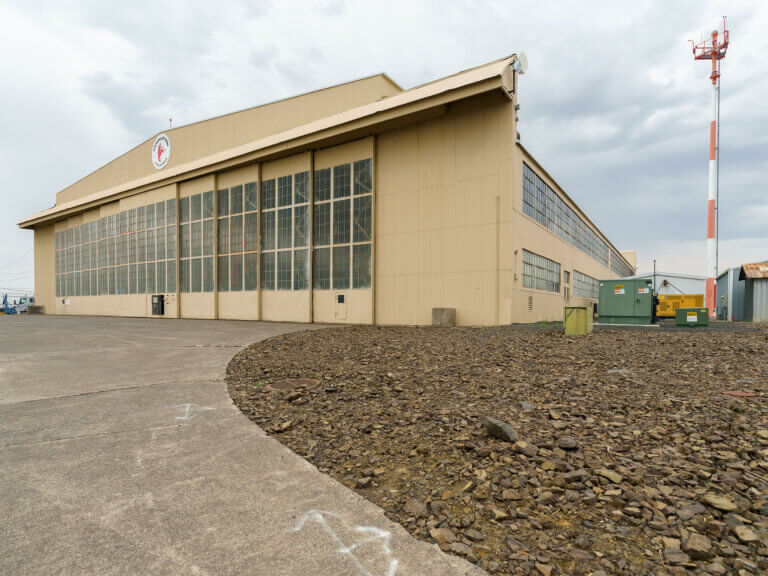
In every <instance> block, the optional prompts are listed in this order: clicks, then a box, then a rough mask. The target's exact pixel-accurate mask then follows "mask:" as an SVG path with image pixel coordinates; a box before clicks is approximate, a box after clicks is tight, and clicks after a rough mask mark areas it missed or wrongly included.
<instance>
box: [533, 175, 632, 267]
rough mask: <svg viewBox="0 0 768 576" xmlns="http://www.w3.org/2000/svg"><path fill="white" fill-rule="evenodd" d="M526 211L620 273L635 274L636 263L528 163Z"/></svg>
mask: <svg viewBox="0 0 768 576" xmlns="http://www.w3.org/2000/svg"><path fill="white" fill-rule="evenodd" d="M523 213H524V214H525V215H527V216H529V217H530V218H532V219H533V220H535V221H536V222H538V223H539V224H541V225H542V226H545V227H546V228H547V229H548V230H550V231H551V232H554V233H555V234H556V235H557V236H559V237H560V238H562V239H563V240H565V241H566V242H568V243H569V244H571V245H572V246H575V247H576V248H578V249H579V250H581V251H582V252H584V253H585V254H587V255H588V256H591V257H592V258H593V259H595V260H596V261H597V262H599V263H600V264H602V265H603V266H605V267H610V269H611V270H612V271H614V272H615V273H616V274H618V275H619V276H631V275H632V274H634V270H633V269H632V267H631V266H629V265H628V264H627V263H626V262H625V261H624V259H623V258H622V257H621V256H620V255H619V254H618V253H617V252H616V251H615V250H614V249H613V248H611V247H610V246H609V245H608V244H607V243H606V242H605V241H604V240H603V239H602V238H601V237H600V236H599V235H598V234H597V233H596V232H595V231H594V230H593V229H592V228H590V226H589V225H588V224H587V223H586V222H585V221H584V220H583V219H582V218H581V217H580V216H579V215H578V214H577V213H576V211H575V210H574V209H573V208H571V207H570V205H569V204H568V203H567V202H566V201H565V200H564V199H563V198H561V197H560V195H559V194H558V193H557V192H555V191H554V190H553V189H552V188H551V187H550V186H549V185H548V184H547V183H546V182H544V180H543V179H542V178H541V177H540V176H539V175H538V174H536V172H535V171H534V170H533V169H532V168H531V167H530V166H528V164H526V163H523Z"/></svg>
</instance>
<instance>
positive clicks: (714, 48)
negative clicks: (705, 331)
mask: <svg viewBox="0 0 768 576" xmlns="http://www.w3.org/2000/svg"><path fill="white" fill-rule="evenodd" d="M729 36H730V34H729V32H728V28H726V24H725V16H723V32H722V34H721V33H719V32H718V31H717V30H713V31H712V34H711V38H710V39H709V40H702V41H701V42H699V43H698V44H696V43H694V41H693V40H690V42H691V44H692V48H693V58H694V59H695V60H709V61H711V62H712V73H711V74H710V75H709V79H710V80H711V82H712V103H711V118H710V126H709V188H708V195H707V288H706V296H705V299H706V306H707V309H708V312H709V317H710V318H713V317H714V316H715V298H716V296H717V295H716V287H715V278H716V277H717V257H718V246H717V237H716V225H715V223H716V220H717V221H719V219H720V218H719V217H720V214H719V213H718V214H717V219H716V218H715V213H716V211H717V209H718V206H717V202H718V200H719V190H718V189H719V174H718V168H719V165H718V161H719V156H720V142H719V138H718V136H719V134H720V129H719V123H720V60H722V59H723V58H725V52H726V50H727V49H728V42H729V40H730V38H729ZM717 232H719V230H718V231H717Z"/></svg>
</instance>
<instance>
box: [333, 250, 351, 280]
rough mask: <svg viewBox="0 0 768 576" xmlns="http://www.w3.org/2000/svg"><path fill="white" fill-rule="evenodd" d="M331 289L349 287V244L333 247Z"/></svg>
mask: <svg viewBox="0 0 768 576" xmlns="http://www.w3.org/2000/svg"><path fill="white" fill-rule="evenodd" d="M332 275H333V289H334V290H345V289H347V288H349V246H334V247H333V273H332Z"/></svg>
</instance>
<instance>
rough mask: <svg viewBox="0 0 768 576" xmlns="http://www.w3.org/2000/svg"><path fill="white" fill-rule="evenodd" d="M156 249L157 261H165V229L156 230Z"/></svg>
mask: <svg viewBox="0 0 768 576" xmlns="http://www.w3.org/2000/svg"><path fill="white" fill-rule="evenodd" d="M155 248H156V250H157V259H158V260H165V227H163V228H157V229H155Z"/></svg>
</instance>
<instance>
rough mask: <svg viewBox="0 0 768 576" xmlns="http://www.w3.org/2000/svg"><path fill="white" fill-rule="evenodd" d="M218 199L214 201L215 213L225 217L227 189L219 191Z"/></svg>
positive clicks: (227, 202)
mask: <svg viewBox="0 0 768 576" xmlns="http://www.w3.org/2000/svg"><path fill="white" fill-rule="evenodd" d="M217 196H218V199H217V201H216V204H217V206H216V212H217V214H218V215H219V216H226V215H228V214H229V189H227V188H224V189H223V190H219V192H218V194H217Z"/></svg>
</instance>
